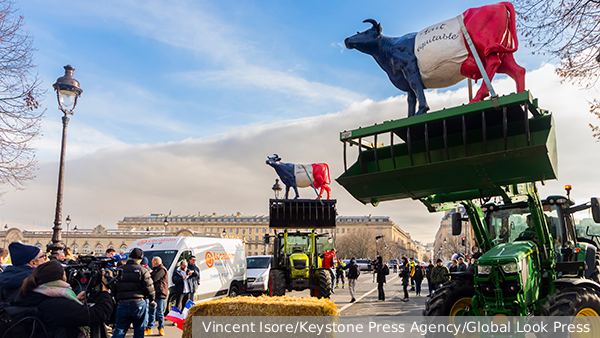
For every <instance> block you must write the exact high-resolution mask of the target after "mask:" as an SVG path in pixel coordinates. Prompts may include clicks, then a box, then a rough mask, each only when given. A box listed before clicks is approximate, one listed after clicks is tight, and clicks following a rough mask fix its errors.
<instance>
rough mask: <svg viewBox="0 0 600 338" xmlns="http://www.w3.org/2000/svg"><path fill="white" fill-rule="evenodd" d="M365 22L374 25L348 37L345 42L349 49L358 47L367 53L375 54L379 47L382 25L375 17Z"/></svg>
mask: <svg viewBox="0 0 600 338" xmlns="http://www.w3.org/2000/svg"><path fill="white" fill-rule="evenodd" d="M363 22H366V23H370V24H371V25H373V27H371V28H369V29H367V30H366V31H364V32H362V33H360V32H356V34H355V35H352V36H351V37H348V38H346V40H344V43H345V44H346V48H348V49H358V50H359V51H361V52H363V53H365V54H374V53H376V52H377V50H378V49H379V44H378V39H379V38H380V37H381V25H380V24H379V23H377V21H375V20H373V19H367V20H365V21H363Z"/></svg>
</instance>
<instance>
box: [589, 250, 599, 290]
mask: <svg viewBox="0 0 600 338" xmlns="http://www.w3.org/2000/svg"><path fill="white" fill-rule="evenodd" d="M590 279H591V280H593V281H594V282H596V283H600V253H599V252H596V262H595V263H594V272H592V275H591V276H590Z"/></svg>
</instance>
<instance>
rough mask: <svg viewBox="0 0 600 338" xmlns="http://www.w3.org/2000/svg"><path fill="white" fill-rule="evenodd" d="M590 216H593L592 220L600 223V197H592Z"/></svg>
mask: <svg viewBox="0 0 600 338" xmlns="http://www.w3.org/2000/svg"><path fill="white" fill-rule="evenodd" d="M591 204H592V217H594V222H596V223H600V198H598V197H592V201H591Z"/></svg>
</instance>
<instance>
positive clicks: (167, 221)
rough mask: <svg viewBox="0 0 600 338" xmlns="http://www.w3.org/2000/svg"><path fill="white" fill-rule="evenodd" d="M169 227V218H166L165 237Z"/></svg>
mask: <svg viewBox="0 0 600 338" xmlns="http://www.w3.org/2000/svg"><path fill="white" fill-rule="evenodd" d="M168 226H169V220H168V216H165V235H166V234H167V227H168Z"/></svg>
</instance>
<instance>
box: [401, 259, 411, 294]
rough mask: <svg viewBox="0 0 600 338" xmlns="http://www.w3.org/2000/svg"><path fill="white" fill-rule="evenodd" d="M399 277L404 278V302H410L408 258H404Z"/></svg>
mask: <svg viewBox="0 0 600 338" xmlns="http://www.w3.org/2000/svg"><path fill="white" fill-rule="evenodd" d="M399 277H402V288H403V289H404V298H402V301H403V302H408V284H409V283H410V263H409V262H408V258H406V257H402V266H401V267H400V274H399Z"/></svg>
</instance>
